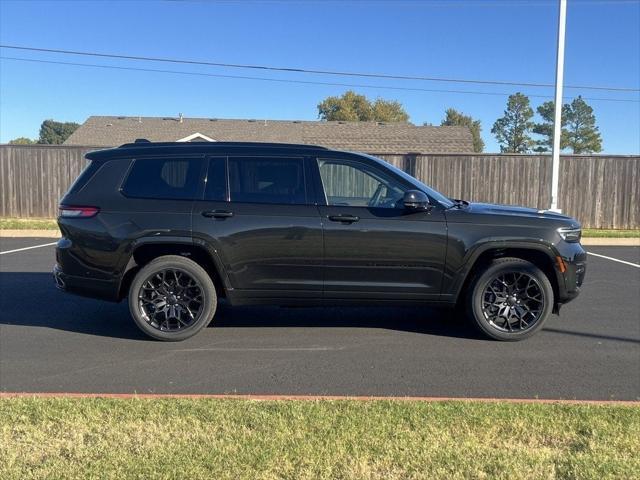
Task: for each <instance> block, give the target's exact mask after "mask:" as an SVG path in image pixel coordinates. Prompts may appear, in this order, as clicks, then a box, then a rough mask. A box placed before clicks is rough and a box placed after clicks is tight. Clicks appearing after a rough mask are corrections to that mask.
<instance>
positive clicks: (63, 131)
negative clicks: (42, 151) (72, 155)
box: [38, 120, 80, 145]
mask: <svg viewBox="0 0 640 480" xmlns="http://www.w3.org/2000/svg"><path fill="white" fill-rule="evenodd" d="M79 126H80V125H78V124H77V123H74V122H56V121H55V120H45V121H44V122H42V125H40V138H39V139H38V143H44V144H52V145H59V144H61V143H63V142H64V141H65V140H66V139H67V138H69V136H70V135H71V134H72V133H73V132H75V130H76V128H78V127H79Z"/></svg>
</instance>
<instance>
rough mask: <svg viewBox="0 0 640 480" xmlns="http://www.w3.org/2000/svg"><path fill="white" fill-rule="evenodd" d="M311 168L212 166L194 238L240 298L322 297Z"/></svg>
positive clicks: (301, 162)
mask: <svg viewBox="0 0 640 480" xmlns="http://www.w3.org/2000/svg"><path fill="white" fill-rule="evenodd" d="M307 163H308V161H306V160H305V159H304V158H303V157H302V156H294V155H291V156H289V155H230V156H225V157H211V158H209V159H208V173H207V177H206V187H205V193H204V198H203V199H202V200H201V201H198V202H196V204H195V207H194V211H193V212H194V214H193V235H194V239H196V241H204V242H205V243H206V244H208V245H209V246H210V247H212V248H213V249H215V255H217V257H218V259H219V261H220V262H221V263H222V265H223V267H224V269H225V271H226V274H227V276H228V280H229V283H230V286H231V287H232V288H233V289H234V295H237V296H243V295H244V296H246V297H251V298H256V297H273V298H279V297H282V298H291V297H304V298H307V297H314V296H317V297H321V296H322V266H321V264H322V225H321V223H320V218H319V214H318V210H317V208H316V206H315V205H313V203H312V202H311V201H310V199H311V198H312V195H311V192H310V191H309V189H310V185H309V184H308V181H307V180H308V177H309V172H308V166H307Z"/></svg>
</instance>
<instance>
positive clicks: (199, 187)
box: [118, 154, 208, 202]
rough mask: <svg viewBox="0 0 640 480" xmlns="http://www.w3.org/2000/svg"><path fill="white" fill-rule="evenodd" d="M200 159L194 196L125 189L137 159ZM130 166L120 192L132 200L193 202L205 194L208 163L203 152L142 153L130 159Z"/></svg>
mask: <svg viewBox="0 0 640 480" xmlns="http://www.w3.org/2000/svg"><path fill="white" fill-rule="evenodd" d="M154 159H155V160H199V161H200V172H199V173H198V183H197V190H196V193H195V194H194V196H193V198H165V197H144V196H138V195H131V194H127V193H126V192H125V190H124V186H125V184H126V183H127V180H129V176H130V175H131V171H132V170H133V166H134V165H135V163H136V161H137V160H154ZM129 160H130V162H129V166H128V167H127V171H126V172H125V174H124V176H123V178H122V181H121V182H120V187H119V188H118V192H119V193H120V195H122V196H123V197H125V198H129V199H132V200H161V201H165V202H166V201H173V202H193V201H195V200H198V199H199V198H201V197H202V196H203V195H204V176H203V174H204V173H205V172H204V169H205V167H206V166H208V164H207V163H206V162H205V161H204V155H203V154H191V155H189V154H187V155H177V154H174V155H140V156H137V157H135V158H134V157H132V158H130V159H129Z"/></svg>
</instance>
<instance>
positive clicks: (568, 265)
mask: <svg viewBox="0 0 640 480" xmlns="http://www.w3.org/2000/svg"><path fill="white" fill-rule="evenodd" d="M558 247H559V248H558V251H559V253H560V258H561V259H562V262H563V264H564V266H565V271H564V272H562V273H561V274H560V278H559V279H558V280H559V281H558V299H557V303H560V304H562V303H567V302H569V301H571V300H573V299H574V298H576V297H577V296H578V295H579V294H580V287H582V284H583V282H584V279H585V276H586V274H587V252H586V251H585V250H584V249H583V248H582V245H580V244H579V243H565V242H563V245H559V246H558Z"/></svg>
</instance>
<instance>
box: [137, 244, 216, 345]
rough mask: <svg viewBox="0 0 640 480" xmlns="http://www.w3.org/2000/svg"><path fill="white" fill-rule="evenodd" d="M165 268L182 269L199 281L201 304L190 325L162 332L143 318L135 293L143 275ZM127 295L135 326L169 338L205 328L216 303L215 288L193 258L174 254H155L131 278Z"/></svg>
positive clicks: (145, 276)
mask: <svg viewBox="0 0 640 480" xmlns="http://www.w3.org/2000/svg"><path fill="white" fill-rule="evenodd" d="M167 268H175V269H179V270H184V271H185V272H187V273H188V274H189V275H191V276H193V277H194V278H195V279H196V280H197V281H198V282H200V285H202V289H203V292H202V293H203V295H204V306H203V312H202V315H201V317H200V318H199V319H198V320H197V321H196V322H195V323H194V324H193V325H190V326H189V327H187V328H185V329H184V330H181V331H179V332H161V331H160V330H158V329H156V328H154V327H152V326H151V325H149V324H148V323H147V322H146V321H145V320H144V317H143V314H142V311H141V310H140V305H139V304H138V294H139V291H140V288H141V287H142V284H143V283H144V282H145V281H146V279H147V278H149V276H151V275H152V274H153V273H154V272H156V271H159V270H164V269H167ZM128 297H129V311H130V312H131V316H132V317H133V321H134V322H135V324H136V326H137V327H138V328H139V329H140V330H142V331H143V332H144V333H145V334H147V335H148V336H150V337H152V338H155V339H157V340H163V341H169V342H177V341H180V340H185V339H187V338H189V337H192V336H193V335H195V334H197V333H198V332H199V331H200V330H202V329H203V328H205V327H206V326H207V325H208V324H209V323H210V322H211V319H212V318H213V315H214V314H215V311H216V308H217V303H218V301H217V300H218V299H217V295H216V290H215V287H214V285H213V281H212V280H211V277H210V276H209V274H208V273H207V272H206V271H205V270H204V269H203V268H202V267H201V266H200V265H198V264H197V263H195V262H194V261H193V260H189V259H188V258H184V257H179V256H174V255H167V256H163V257H158V258H156V259H155V260H152V261H151V262H149V263H148V264H147V265H145V266H144V267H142V268H141V269H140V271H139V272H138V273H137V274H136V276H135V278H134V279H133V281H132V282H131V286H130V288H129V295H128Z"/></svg>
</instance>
